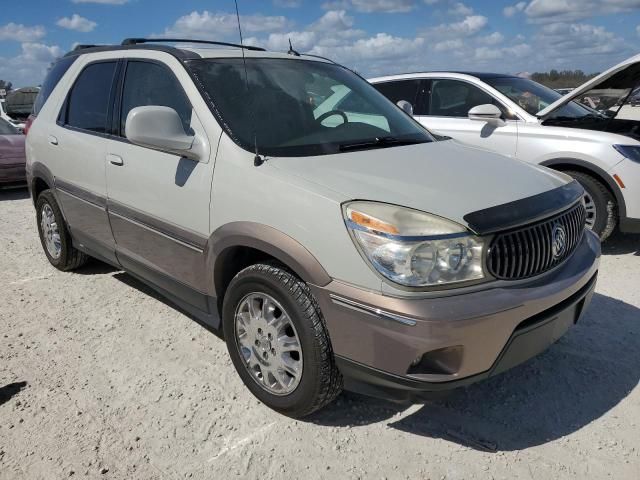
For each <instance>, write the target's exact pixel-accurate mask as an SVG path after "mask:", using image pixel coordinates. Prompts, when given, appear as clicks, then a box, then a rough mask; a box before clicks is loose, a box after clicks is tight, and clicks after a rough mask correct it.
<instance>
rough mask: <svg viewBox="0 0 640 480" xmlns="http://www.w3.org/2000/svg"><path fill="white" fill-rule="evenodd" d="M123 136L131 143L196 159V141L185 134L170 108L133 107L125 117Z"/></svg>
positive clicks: (198, 154)
mask: <svg viewBox="0 0 640 480" xmlns="http://www.w3.org/2000/svg"><path fill="white" fill-rule="evenodd" d="M124 131H125V135H126V137H127V139H129V141H130V142H131V143H134V144H136V145H140V146H143V147H149V148H153V149H155V150H160V151H163V152H168V153H175V154H177V155H182V156H184V157H187V158H191V159H193V160H198V159H199V158H200V149H199V148H197V147H198V143H199V142H198V139H197V138H196V136H195V135H187V134H186V133H185V131H184V128H183V126H182V120H181V119H180V116H179V115H178V112H176V111H175V110H174V109H173V108H170V107H161V106H157V105H152V106H146V107H136V108H134V109H132V110H131V111H130V112H129V114H128V115H127V120H126V122H125V128H124Z"/></svg>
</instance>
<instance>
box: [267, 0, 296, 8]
mask: <svg viewBox="0 0 640 480" xmlns="http://www.w3.org/2000/svg"><path fill="white" fill-rule="evenodd" d="M273 4H274V5H275V6H276V7H282V8H298V7H299V6H300V5H302V0H273Z"/></svg>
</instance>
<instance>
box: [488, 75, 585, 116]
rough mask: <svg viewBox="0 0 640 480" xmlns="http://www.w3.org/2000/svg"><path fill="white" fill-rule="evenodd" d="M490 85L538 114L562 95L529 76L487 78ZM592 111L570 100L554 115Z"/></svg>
mask: <svg viewBox="0 0 640 480" xmlns="http://www.w3.org/2000/svg"><path fill="white" fill-rule="evenodd" d="M485 81H486V82H487V83H488V84H489V85H491V86H492V87H493V88H495V89H496V90H498V91H499V92H500V93H502V94H503V95H505V96H507V97H509V98H510V99H511V100H512V101H514V102H515V103H517V104H518V105H520V107H522V108H523V109H524V110H526V111H527V112H528V113H530V114H531V115H536V114H537V113H538V112H539V111H540V110H543V109H545V108H547V107H548V106H549V105H551V104H552V103H553V102H555V101H556V100H558V99H559V98H561V97H562V95H561V94H560V93H558V92H556V91H555V90H552V89H551V88H548V87H545V86H544V85H540V84H539V83H537V82H534V81H533V80H529V79H528V78H520V77H498V78H488V79H486V80H485ZM591 113H592V112H590V111H589V110H587V109H586V108H583V107H582V106H581V105H578V104H577V103H575V102H569V103H568V104H566V105H565V106H564V107H561V108H560V109H559V110H558V111H557V112H554V116H556V115H558V116H562V117H573V118H581V117H584V116H585V115H589V114H591Z"/></svg>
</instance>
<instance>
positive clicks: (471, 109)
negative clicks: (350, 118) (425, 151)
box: [369, 55, 640, 239]
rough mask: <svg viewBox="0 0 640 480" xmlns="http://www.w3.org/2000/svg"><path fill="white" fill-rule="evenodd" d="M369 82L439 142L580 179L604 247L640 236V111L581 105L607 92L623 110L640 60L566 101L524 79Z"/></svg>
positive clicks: (487, 76)
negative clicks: (636, 115)
mask: <svg viewBox="0 0 640 480" xmlns="http://www.w3.org/2000/svg"><path fill="white" fill-rule="evenodd" d="M369 81H370V82H371V83H373V84H374V86H375V87H376V88H377V89H378V90H379V91H380V92H382V93H383V94H384V95H386V96H387V97H388V98H389V99H391V100H392V101H394V102H396V103H397V102H400V101H405V102H408V103H409V104H411V105H410V107H409V109H410V110H411V109H412V113H413V115H414V116H415V118H416V119H417V120H419V121H420V123H422V124H423V125H424V126H425V127H427V128H428V129H429V130H430V131H432V132H434V133H436V134H439V135H444V136H449V137H452V138H454V139H455V140H458V141H460V142H463V143H466V144H470V145H475V146H478V147H482V148H485V149H488V150H492V151H495V152H499V153H502V154H505V155H509V156H511V157H515V158H518V159H520V160H524V161H527V162H531V163H537V164H540V165H545V166H548V167H551V168H554V169H556V170H560V171H563V172H565V173H567V174H569V175H571V176H572V177H574V178H575V179H577V180H578V181H579V182H580V183H581V184H582V186H583V187H584V189H585V191H586V195H585V202H586V205H587V211H588V218H587V223H588V225H589V227H591V228H592V229H593V230H594V231H595V232H596V233H598V234H599V235H600V238H601V239H605V238H607V237H608V236H609V235H610V234H611V232H612V231H613V230H614V228H615V227H616V225H619V227H620V230H621V231H622V232H635V233H638V232H640V121H638V119H630V118H629V115H628V110H629V109H630V108H634V109H635V108H637V107H629V108H627V109H625V110H622V109H618V110H616V111H603V110H595V109H592V108H589V107H588V106H585V105H584V104H583V103H582V101H583V99H584V98H585V97H595V96H598V95H600V94H602V93H603V92H604V93H605V94H606V98H607V102H611V103H610V104H611V105H613V104H616V103H618V104H619V105H625V100H626V99H627V98H629V96H630V93H631V91H632V90H633V88H634V86H635V85H636V84H637V83H638V81H640V55H637V56H635V57H632V58H630V59H628V60H626V61H625V62H622V63H621V64H619V65H617V66H615V67H613V68H611V69H610V70H608V71H606V72H604V73H603V74H601V75H599V76H598V77H596V78H594V79H592V80H590V81H589V82H587V83H585V84H584V85H582V86H581V87H578V88H576V89H574V90H572V91H571V92H570V93H569V94H567V95H565V96H561V95H560V94H559V93H558V92H556V91H554V90H552V89H550V88H547V87H544V86H543V85H540V84H538V83H536V82H534V81H532V80H529V79H526V78H520V77H516V76H512V75H501V74H493V73H462V72H428V73H412V74H405V75H393V76H387V77H380V78H373V79H371V80H369ZM612 98H614V100H613V101H611V99H612ZM616 100H618V101H616ZM405 105H406V104H405ZM411 107H412V108H411ZM505 181H508V179H506V178H505Z"/></svg>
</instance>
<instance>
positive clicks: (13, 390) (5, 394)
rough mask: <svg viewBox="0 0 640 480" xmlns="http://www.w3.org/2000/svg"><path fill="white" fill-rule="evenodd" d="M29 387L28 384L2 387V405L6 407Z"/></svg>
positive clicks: (0, 391) (0, 397) (20, 383)
mask: <svg viewBox="0 0 640 480" xmlns="http://www.w3.org/2000/svg"><path fill="white" fill-rule="evenodd" d="M26 386H27V382H14V383H9V384H7V385H5V386H4V387H0V405H4V404H5V403H7V402H8V401H9V400H11V399H12V398H13V397H15V396H16V395H17V394H18V393H20V391H21V390H22V389H23V388H25V387H26Z"/></svg>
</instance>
